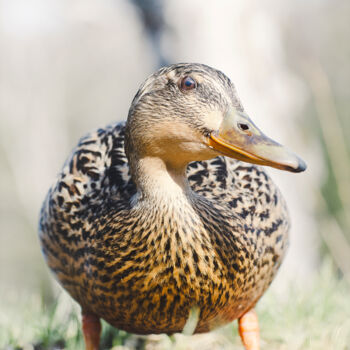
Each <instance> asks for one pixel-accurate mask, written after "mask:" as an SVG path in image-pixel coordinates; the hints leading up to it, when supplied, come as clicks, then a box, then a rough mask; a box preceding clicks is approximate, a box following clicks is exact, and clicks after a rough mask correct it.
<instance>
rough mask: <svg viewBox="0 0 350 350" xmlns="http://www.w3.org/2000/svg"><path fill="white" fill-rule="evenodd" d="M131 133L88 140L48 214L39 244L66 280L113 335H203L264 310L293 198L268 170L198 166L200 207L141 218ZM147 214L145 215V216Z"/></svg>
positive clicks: (223, 163) (104, 133)
mask: <svg viewBox="0 0 350 350" xmlns="http://www.w3.org/2000/svg"><path fill="white" fill-rule="evenodd" d="M124 130H125V125H124V123H119V124H113V125H110V126H107V127H106V128H104V129H99V130H97V131H95V132H93V133H90V134H88V135H87V136H86V137H84V138H82V139H81V140H80V142H79V144H78V146H77V147H76V148H75V149H74V150H73V153H72V155H71V156H70V158H69V159H68V160H67V162H66V163H65V165H64V167H63V170H62V172H61V173H60V174H59V176H58V179H57V181H56V183H55V184H54V185H53V186H52V188H51V190H50V191H49V193H48V195H47V198H46V200H45V203H44V205H43V208H42V213H41V220H40V239H41V243H42V249H43V252H44V255H45V257H46V259H47V262H48V264H49V266H50V268H51V269H52V270H53V271H54V273H55V275H56V277H57V279H58V281H59V282H60V283H61V284H62V285H63V286H64V287H65V288H66V289H67V290H68V291H69V293H70V294H71V295H72V296H73V297H74V298H75V299H76V300H77V301H78V302H79V303H80V304H81V306H82V308H83V310H85V311H90V312H93V313H95V314H97V315H99V316H101V317H103V318H104V319H106V320H107V321H108V322H110V323H111V324H112V325H114V326H116V327H119V328H122V329H125V330H128V331H132V332H135V333H145V334H147V333H150V332H153V333H154V332H155V330H157V332H159V333H160V332H166V333H173V332H178V331H181V330H182V328H183V326H184V324H185V322H186V319H187V317H188V315H189V311H190V309H191V308H192V307H194V306H198V307H199V308H200V320H199V323H198V326H197V329H196V332H204V331H208V330H209V329H212V328H214V327H215V326H218V325H220V324H222V323H226V322H228V321H230V320H233V319H235V318H237V317H240V316H241V315H242V314H243V313H244V312H246V311H247V310H249V309H250V308H251V307H253V306H254V304H255V303H256V301H257V300H258V299H259V298H260V296H261V295H262V294H263V292H264V291H265V290H266V288H267V287H268V285H269V284H270V283H271V281H272V279H273V277H274V275H275V273H276V271H277V269H278V267H279V265H280V263H281V261H282V258H283V255H284V253H285V250H286V246H287V241H288V240H287V233H288V229H289V227H288V225H289V224H288V223H289V220H288V214H287V211H286V208H285V204H284V201H283V198H282V197H281V195H280V193H279V191H278V189H277V188H276V187H275V185H274V184H273V183H272V181H271V180H270V178H269V177H268V176H267V175H266V173H265V172H264V171H263V170H262V169H261V168H260V167H256V166H253V165H248V164H246V163H242V162H239V161H235V160H232V159H229V158H226V157H217V158H214V159H212V160H208V161H201V162H193V163H190V164H189V166H188V169H187V177H188V181H189V184H190V186H191V188H192V190H193V195H192V199H191V201H184V202H179V203H176V202H174V203H159V204H155V205H154V207H153V208H147V213H146V212H144V213H143V212H142V210H136V209H135V208H134V207H133V206H132V204H131V200H130V199H131V198H132V197H133V196H134V195H135V194H136V187H135V185H134V183H133V182H132V180H131V178H130V173H129V166H128V160H127V158H126V156H125V152H124ZM138 209H140V208H138Z"/></svg>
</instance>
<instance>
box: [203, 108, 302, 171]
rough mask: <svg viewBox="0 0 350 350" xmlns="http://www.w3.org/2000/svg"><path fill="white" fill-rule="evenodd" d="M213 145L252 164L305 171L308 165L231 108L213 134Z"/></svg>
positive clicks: (210, 142)
mask: <svg viewBox="0 0 350 350" xmlns="http://www.w3.org/2000/svg"><path fill="white" fill-rule="evenodd" d="M209 146H210V147H211V148H213V149H215V150H216V151H219V152H220V153H222V154H224V155H225V156H228V157H231V158H236V159H239V160H242V161H244V162H248V163H254V164H260V165H268V166H271V167H273V168H277V169H282V170H287V171H292V172H294V173H299V172H302V171H304V170H305V169H306V164H305V162H304V161H303V160H302V159H301V158H299V157H298V156H297V155H296V154H295V153H293V152H291V151H289V150H288V149H287V148H286V147H284V146H282V145H280V144H279V143H277V142H275V141H273V140H272V139H270V138H269V137H267V136H266V135H264V134H263V133H262V132H261V131H260V130H259V129H258V127H257V126H256V125H255V124H254V123H253V122H252V121H251V119H250V118H249V117H248V116H247V115H246V114H245V113H242V112H238V111H236V109H233V108H230V110H229V111H228V112H227V113H226V115H225V117H224V119H223V122H222V124H221V125H220V128H219V130H217V131H215V132H212V133H211V135H210V137H209Z"/></svg>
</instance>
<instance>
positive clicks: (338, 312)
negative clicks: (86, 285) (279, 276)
mask: <svg viewBox="0 0 350 350" xmlns="http://www.w3.org/2000/svg"><path fill="white" fill-rule="evenodd" d="M336 274H337V273H336V271H335V270H334V269H333V267H332V265H331V264H330V263H325V264H324V265H323V267H322V269H321V270H320V272H319V274H318V276H317V277H315V279H314V281H312V282H311V283H309V286H308V287H306V286H300V285H299V286H298V285H291V286H290V288H289V289H288V291H287V292H285V293H277V292H275V291H274V290H273V289H272V290H270V291H268V292H267V293H266V295H265V296H264V297H263V298H262V300H261V301H260V302H259V304H258V308H257V312H258V315H259V320H260V328H261V338H262V341H261V343H262V344H261V345H262V350H263V349H266V350H267V349H269V350H289V349H291V350H298V349H300V350H301V349H302V350H318V349H327V350H333V349H334V350H338V349H339V350H346V349H349V350H350V287H349V285H347V284H346V283H345V281H343V280H341V279H339V278H337V276H336ZM195 311H196V310H195ZM196 315H197V313H196V312H194V316H193V318H194V319H195V317H196ZM191 322H193V320H192V321H191V320H190V321H189V322H188V325H187V327H186V332H187V333H188V332H189V333H190V332H191V328H193V324H191ZM194 322H195V321H194ZM83 348H84V346H83V339H82V334H81V331H80V314H79V307H78V306H77V305H76V304H75V303H73V302H72V301H71V299H70V298H69V297H68V296H67V295H66V294H65V293H64V292H62V293H61V294H60V296H59V297H58V299H57V301H56V302H55V303H54V305H50V306H49V307H47V306H46V305H44V303H43V302H42V298H41V297H40V296H39V295H36V296H30V297H29V296H28V295H26V294H25V293H21V292H17V293H13V292H11V293H9V292H7V293H3V297H2V298H1V300H0V349H2V350H3V349H6V350H44V349H50V350H54V349H55V350H59V349H71V350H73V349H74V350H76V349H83ZM101 349H103V350H105V349H113V350H122V349H123V350H131V349H132V350H133V349H138V350H141V349H145V350H191V349H201V350H209V349H211V350H215V349H220V350H221V349H222V350H235V349H243V347H242V345H241V344H240V340H239V337H238V336H237V323H236V322H234V323H233V324H230V325H227V326H226V327H223V328H220V329H218V330H215V331H213V332H211V333H207V334H202V335H194V336H186V335H184V334H176V335H174V336H172V337H168V336H165V335H159V336H155V335H153V336H148V337H138V336H135V335H131V334H128V333H126V332H123V331H119V330H116V329H114V328H112V327H110V326H109V325H108V324H106V323H104V324H103V335H102V342H101Z"/></svg>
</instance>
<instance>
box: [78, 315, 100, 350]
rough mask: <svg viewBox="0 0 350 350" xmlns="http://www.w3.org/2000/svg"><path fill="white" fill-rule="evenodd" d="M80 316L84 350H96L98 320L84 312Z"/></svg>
mask: <svg viewBox="0 0 350 350" xmlns="http://www.w3.org/2000/svg"><path fill="white" fill-rule="evenodd" d="M82 316H83V333H84V340H85V349H86V350H98V349H99V345H100V335H101V322H100V318H99V317H98V316H96V315H94V314H91V313H84V312H82Z"/></svg>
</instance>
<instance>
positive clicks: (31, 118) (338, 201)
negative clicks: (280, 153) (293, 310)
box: [0, 0, 350, 349]
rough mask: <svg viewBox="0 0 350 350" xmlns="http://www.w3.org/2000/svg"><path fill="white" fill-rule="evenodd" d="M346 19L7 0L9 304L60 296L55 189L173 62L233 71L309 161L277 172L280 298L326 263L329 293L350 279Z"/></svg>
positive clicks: (321, 8)
mask: <svg viewBox="0 0 350 350" xmlns="http://www.w3.org/2000/svg"><path fill="white" fill-rule="evenodd" d="M349 18H350V2H349V1H347V0H309V1H301V0H295V1H283V2H282V1H278V0H267V1H258V0H234V1H232V0H225V1H220V2H219V1H217V2H213V1H209V0H207V1H203V0H194V1H190V2H189V1H186V0H176V1H175V0H171V1H167V2H163V1H160V0H159V1H157V0H145V1H142V0H130V1H127V0H99V1H97V0H0V169H1V172H0V199H1V200H0V296H1V300H2V304H0V305H2V306H3V307H4V305H5V304H6V305H9V304H11V303H14V304H16V298H17V296H18V295H21V296H23V294H24V295H26V296H30V297H31V296H34V297H35V296H37V295H39V296H40V298H42V300H43V303H44V305H50V303H52V301H54V300H55V298H56V295H57V290H58V287H57V284H55V282H53V281H52V279H51V277H50V274H49V272H48V270H47V268H46V266H45V264H44V261H43V258H42V255H41V252H40V247H39V242H38V239H37V222H38V214H39V210H40V206H41V203H42V201H43V199H44V197H45V194H46V192H47V190H48V188H49V186H50V185H51V184H52V182H53V181H54V178H55V176H56V174H57V173H58V171H59V170H60V168H61V166H62V164H63V162H64V160H65V158H66V157H67V156H68V154H69V152H70V150H71V149H72V148H73V147H74V145H75V144H76V143H77V140H78V139H79V138H80V137H81V136H82V135H83V134H84V133H86V132H88V131H90V130H91V129H95V128H97V127H99V126H104V125H105V124H107V123H110V122H113V121H118V120H124V119H126V116H127V113H128V108H129V105H130V102H131V100H132V98H133V96H134V95H135V93H136V92H137V89H138V86H139V85H140V84H141V83H142V81H143V80H144V79H145V78H146V77H147V76H148V75H149V74H151V73H152V72H154V71H155V70H156V69H158V68H159V67H160V66H162V65H165V64H168V63H176V62H200V63H205V64H207V65H210V66H213V67H215V68H217V69H220V70H222V71H223V72H224V73H226V75H228V76H229V77H230V78H231V79H232V81H233V82H234V83H235V85H236V88H237V90H238V93H239V96H240V97H241V99H242V102H243V105H244V106H245V108H246V111H247V112H248V114H249V115H250V116H251V117H252V119H253V120H254V121H255V122H256V124H257V125H258V126H259V127H261V129H262V130H263V131H264V132H265V133H266V134H267V135H269V136H270V137H272V138H274V139H276V140H278V141H280V142H281V143H282V144H285V145H287V146H288V147H289V148H290V149H292V150H294V151H295V152H296V153H298V154H299V155H300V156H302V158H304V160H305V161H306V162H307V164H308V170H307V171H306V172H305V173H301V174H297V175H295V174H290V173H285V172H279V171H274V170H272V169H268V172H269V173H270V174H271V175H272V176H273V178H274V180H275V181H276V182H277V184H278V185H279V187H280V188H281V190H282V192H283V194H284V196H285V197H286V200H287V203H288V205H289V209H290V213H291V216H292V223H293V226H292V233H291V246H290V250H289V254H288V256H287V258H286V261H285V263H284V265H283V267H282V271H281V272H280V273H279V275H278V277H277V279H276V281H275V282H274V283H273V286H272V289H274V290H275V291H276V293H277V294H283V293H285V291H286V290H288V289H289V288H290V286H291V285H293V286H295V285H300V286H302V287H303V288H307V286H310V288H312V285H313V284H314V283H316V282H314V281H315V280H317V278H318V276H319V275H320V273H321V271H322V268H323V266H324V264H327V266H330V268H329V269H330V271H331V272H330V275H331V277H329V279H328V281H329V284H332V283H333V284H334V285H335V284H337V283H338V282H341V283H345V284H346V283H350V245H349V242H350V157H349V147H350V141H349V140H350V131H349V130H350V118H349V110H350V88H349V86H350V85H349V83H350V64H349V62H350V40H349V38H350V21H349ZM325 262H326V263H325ZM333 278H334V279H333ZM335 289H337V288H335ZM301 291H303V289H301ZM348 291H349V289H348ZM301 293H302V292H301ZM28 300H29V299H28ZM347 305H349V304H347ZM0 307H1V306H0ZM344 307H345V306H344ZM344 307H342V306H340V307H339V310H338V311H339V312H342V311H344ZM347 307H348V306H347ZM4 310H5V309H3V310H1V309H0V325H1V322H3V324H4V323H5V322H6V320H7V319H6V317H5V316H4V313H5V311H4ZM346 310H349V308H348V309H346ZM19 313H20V312H19ZM1 314H2V316H1ZM276 322H278V320H276ZM346 327H348V328H347V329H350V324H349V323H347V325H346ZM346 331H347V330H346ZM349 333H350V332H349ZM349 333H347V334H349ZM0 339H1V337H0ZM347 339H348V338H347ZM348 340H349V343H350V339H348ZM345 343H346V341H345ZM349 343H346V344H347V345H348V344H349ZM2 345H3V344H1V343H0V347H1V346H2ZM330 348H331V347H328V349H330ZM293 349H294V348H293ZM295 349H296V347H295ZM339 349H340V348H339ZM342 349H345V348H342Z"/></svg>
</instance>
